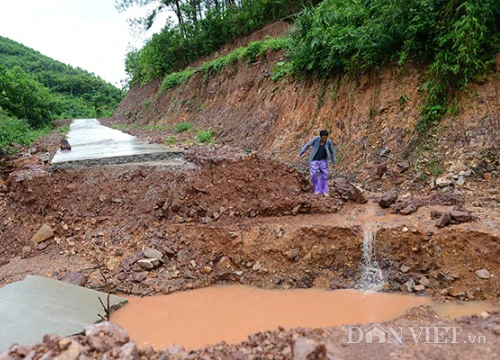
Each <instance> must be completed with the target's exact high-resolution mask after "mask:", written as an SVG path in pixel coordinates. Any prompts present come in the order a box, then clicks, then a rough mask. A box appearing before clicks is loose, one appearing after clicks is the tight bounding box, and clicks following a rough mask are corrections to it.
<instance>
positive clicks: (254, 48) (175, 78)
mask: <svg viewBox="0 0 500 360" xmlns="http://www.w3.org/2000/svg"><path fill="white" fill-rule="evenodd" d="M291 44H292V40H291V38H289V37H281V38H272V37H267V38H266V39H265V40H264V41H254V42H251V43H250V44H248V46H246V47H239V48H237V49H235V50H234V51H232V52H230V53H229V54H227V55H224V56H221V57H217V58H215V59H213V60H210V61H206V62H204V63H203V64H201V65H200V67H198V68H197V69H196V70H195V69H193V68H191V67H190V68H187V69H185V70H183V71H180V72H174V73H170V74H168V75H166V76H165V78H164V79H163V82H162V84H161V87H160V90H159V93H160V94H161V93H163V92H164V91H166V90H168V89H171V88H173V87H175V86H177V85H180V84H182V83H184V82H186V81H188V80H189V79H190V78H191V76H193V75H194V74H195V73H197V72H201V73H216V74H217V73H219V72H220V71H221V70H222V69H223V68H224V67H226V66H228V65H231V64H236V63H240V62H243V61H244V60H245V59H246V60H248V62H249V63H253V62H255V61H257V60H258V59H260V58H265V56H266V53H267V51H269V50H271V51H281V50H287V49H289V48H290V46H291ZM283 64H284V63H283ZM286 64H287V65H286V66H284V67H283V68H282V69H281V72H280V75H279V76H278V77H277V79H278V78H281V77H283V76H284V75H285V73H290V69H291V66H290V64H289V63H286ZM273 80H274V77H273Z"/></svg>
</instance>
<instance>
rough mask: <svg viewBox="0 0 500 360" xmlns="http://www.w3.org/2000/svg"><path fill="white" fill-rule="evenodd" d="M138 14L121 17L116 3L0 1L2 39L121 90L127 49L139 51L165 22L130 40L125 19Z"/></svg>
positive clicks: (99, 0)
mask: <svg viewBox="0 0 500 360" xmlns="http://www.w3.org/2000/svg"><path fill="white" fill-rule="evenodd" d="M142 12H143V10H142V9H133V10H130V11H128V12H126V13H121V14H120V13H118V11H117V10H116V9H115V7H114V0H0V35H1V36H4V37H8V38H10V39H12V40H15V41H17V42H20V43H22V44H24V45H26V46H28V47H30V48H32V49H34V50H37V51H39V52H41V53H42V54H44V55H47V56H49V57H51V58H53V59H55V60H58V61H61V62H63V63H65V64H69V65H72V66H73V67H80V68H82V69H85V70H87V71H89V72H92V73H94V74H96V75H99V76H100V77H101V78H103V79H104V80H106V81H108V82H110V83H112V84H114V85H117V86H118V87H120V80H123V79H125V77H126V74H125V56H126V53H127V50H128V49H129V47H128V46H129V44H130V45H132V46H135V47H141V46H142V44H143V42H144V40H145V39H146V38H147V37H149V36H151V34H152V33H153V32H158V31H159V30H160V29H161V27H162V26H161V25H162V23H163V24H164V21H165V19H166V17H167V16H168V14H162V15H163V17H162V18H161V19H160V21H159V22H156V24H155V27H154V28H153V29H152V31H151V32H149V33H148V34H146V35H145V36H143V37H142V38H139V39H137V38H133V37H132V35H131V32H130V30H129V26H128V23H127V18H129V17H132V16H138V15H140V14H141V13H142Z"/></svg>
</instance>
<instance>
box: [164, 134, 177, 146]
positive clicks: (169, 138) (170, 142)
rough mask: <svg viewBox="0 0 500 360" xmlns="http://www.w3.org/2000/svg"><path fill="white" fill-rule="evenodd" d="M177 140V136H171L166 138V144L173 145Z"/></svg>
mask: <svg viewBox="0 0 500 360" xmlns="http://www.w3.org/2000/svg"><path fill="white" fill-rule="evenodd" d="M176 142H177V141H176V140H175V136H169V137H168V138H166V139H165V145H168V146H173V145H175V143H176Z"/></svg>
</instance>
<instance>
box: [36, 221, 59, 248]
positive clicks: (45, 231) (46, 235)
mask: <svg viewBox="0 0 500 360" xmlns="http://www.w3.org/2000/svg"><path fill="white" fill-rule="evenodd" d="M53 236H54V230H52V228H51V227H50V226H49V225H47V224H44V225H42V227H41V228H40V230H38V232H37V233H36V234H35V236H33V237H32V238H31V242H32V243H33V244H35V245H37V244H39V243H41V242H44V241H45V240H48V239H50V238H51V237H53Z"/></svg>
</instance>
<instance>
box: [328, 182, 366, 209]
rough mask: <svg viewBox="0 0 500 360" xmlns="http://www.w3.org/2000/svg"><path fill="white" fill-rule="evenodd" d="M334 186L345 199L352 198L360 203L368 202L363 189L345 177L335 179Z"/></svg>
mask: <svg viewBox="0 0 500 360" xmlns="http://www.w3.org/2000/svg"><path fill="white" fill-rule="evenodd" d="M333 186H334V187H335V190H336V191H337V193H339V195H340V196H341V197H342V198H343V199H345V200H351V201H354V202H355V203H358V204H365V203H367V202H368V200H367V199H366V198H365V197H364V195H363V194H362V193H361V191H360V190H359V189H358V188H357V187H356V186H354V185H353V184H351V183H350V182H349V181H348V180H347V179H345V178H336V179H334V180H333Z"/></svg>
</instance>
